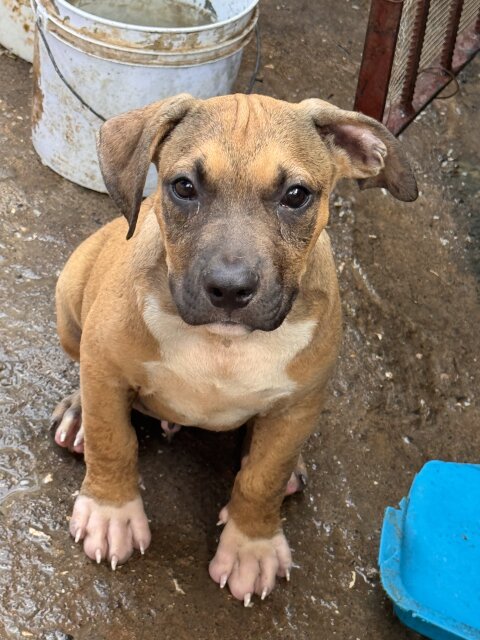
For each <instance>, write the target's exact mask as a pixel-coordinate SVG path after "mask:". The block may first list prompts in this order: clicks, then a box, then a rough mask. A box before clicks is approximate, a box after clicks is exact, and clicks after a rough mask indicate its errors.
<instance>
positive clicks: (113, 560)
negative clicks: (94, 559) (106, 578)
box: [111, 556, 118, 571]
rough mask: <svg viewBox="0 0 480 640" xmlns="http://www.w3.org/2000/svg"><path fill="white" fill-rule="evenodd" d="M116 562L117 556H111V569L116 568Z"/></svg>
mask: <svg viewBox="0 0 480 640" xmlns="http://www.w3.org/2000/svg"><path fill="white" fill-rule="evenodd" d="M117 564H118V558H117V556H112V561H111V566H112V571H115V569H116V568H117Z"/></svg>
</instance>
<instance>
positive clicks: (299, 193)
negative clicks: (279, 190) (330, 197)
mask: <svg viewBox="0 0 480 640" xmlns="http://www.w3.org/2000/svg"><path fill="white" fill-rule="evenodd" d="M311 197H312V194H311V193H310V191H309V190H308V189H305V187H302V186H301V185H300V184H296V185H294V186H293V187H290V188H289V189H288V191H287V192H286V193H285V195H284V196H283V198H282V199H281V200H280V204H281V205H282V207H288V208H289V209H301V208H302V207H303V206H305V205H306V204H307V202H309V201H310V199H311Z"/></svg>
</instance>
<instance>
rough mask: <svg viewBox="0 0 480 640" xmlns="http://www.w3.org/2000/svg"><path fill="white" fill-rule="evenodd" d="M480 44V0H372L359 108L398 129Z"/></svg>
mask: <svg viewBox="0 0 480 640" xmlns="http://www.w3.org/2000/svg"><path fill="white" fill-rule="evenodd" d="M479 49H480V0H372V4H371V10H370V17H369V23H368V28H367V36H366V40H365V47H364V52H363V59H362V65H361V69H360V74H359V78H358V86H357V94H356V97H355V106H354V108H355V109H356V110H358V111H362V112H363V113H366V114H367V115H370V116H372V117H374V118H377V120H383V122H384V123H385V124H386V125H387V126H388V128H389V129H390V130H391V131H393V133H395V134H397V133H399V132H400V131H402V129H404V128H405V127H406V126H407V124H408V123H409V122H411V121H412V120H413V118H414V117H415V116H416V115H417V113H419V111H421V110H422V109H423V108H424V107H425V106H426V104H428V102H429V101H430V100H431V99H432V98H433V97H434V96H435V95H436V94H437V93H438V92H439V91H440V90H441V89H442V88H443V87H444V86H445V85H446V84H448V82H450V81H451V80H452V78H453V77H454V75H455V74H457V73H458V71H460V69H461V68H462V67H463V66H464V65H465V64H466V63H467V62H468V61H469V60H470V59H471V58H472V57H473V56H474V55H475V53H476V52H478V50H479Z"/></svg>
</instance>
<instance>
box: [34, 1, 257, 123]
mask: <svg viewBox="0 0 480 640" xmlns="http://www.w3.org/2000/svg"><path fill="white" fill-rule="evenodd" d="M31 7H32V11H33V13H34V15H35V16H36V20H35V24H36V26H37V29H38V33H39V35H40V37H41V39H42V42H43V45H44V47H45V50H46V52H47V54H48V57H49V58H50V62H51V63H52V65H53V68H54V69H55V72H56V73H57V75H58V77H59V78H60V80H61V81H62V82H63V83H64V85H65V86H66V87H67V89H68V90H69V91H70V92H71V93H72V94H73V95H74V96H75V97H76V98H77V100H78V101H79V102H80V104H81V105H82V106H84V107H85V108H86V109H88V110H89V111H90V112H91V113H93V115H94V116H96V117H97V118H98V119H99V120H101V121H102V122H106V120H107V118H104V117H103V116H102V115H101V114H99V113H98V111H95V109H93V107H91V106H90V105H89V104H88V102H86V101H85V100H84V99H83V98H82V96H81V95H80V94H79V93H78V92H77V91H76V90H75V89H74V88H73V87H72V85H71V84H70V83H69V82H68V80H67V79H66V78H65V76H64V75H63V73H62V72H61V71H60V69H59V67H58V65H57V63H56V61H55V58H54V57H53V53H52V50H51V49H50V46H49V44H48V42H47V39H46V37H45V34H44V32H43V25H44V24H47V23H48V14H47V12H46V11H45V8H44V7H43V6H42V5H41V4H40V3H37V2H36V0H31ZM255 48H256V54H255V67H254V70H253V73H252V75H251V77H250V81H249V83H248V87H247V89H246V91H245V93H246V94H250V93H252V90H253V87H254V86H255V82H257V74H258V71H259V69H260V62H261V39H260V28H259V26H258V22H257V24H256V25H255Z"/></svg>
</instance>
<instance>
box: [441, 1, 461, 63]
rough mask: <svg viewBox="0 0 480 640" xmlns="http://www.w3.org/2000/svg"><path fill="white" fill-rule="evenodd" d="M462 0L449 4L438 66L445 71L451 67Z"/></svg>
mask: <svg viewBox="0 0 480 640" xmlns="http://www.w3.org/2000/svg"><path fill="white" fill-rule="evenodd" d="M462 9H463V0H455V1H454V2H452V4H451V6H450V13H449V16H448V24H447V29H446V31H445V36H444V40H443V43H442V52H441V53H440V66H441V67H442V68H443V69H446V70H447V71H451V69H452V61H453V52H454V50H455V42H456V40H457V32H458V25H459V24H460V18H461V16H462Z"/></svg>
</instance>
